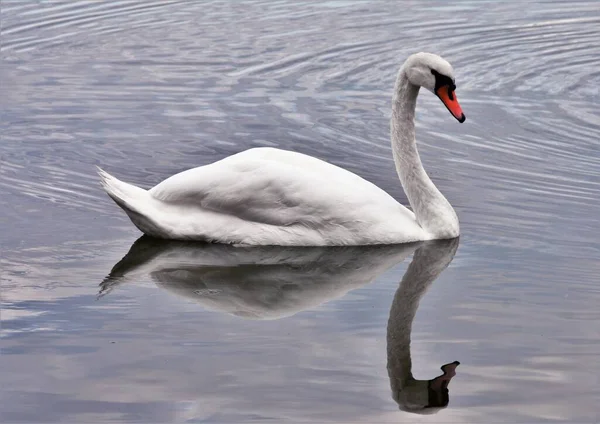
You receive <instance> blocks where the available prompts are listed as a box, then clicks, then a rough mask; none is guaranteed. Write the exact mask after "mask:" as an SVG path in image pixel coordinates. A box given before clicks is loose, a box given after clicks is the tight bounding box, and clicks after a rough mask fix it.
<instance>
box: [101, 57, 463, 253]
mask: <svg viewBox="0 0 600 424" xmlns="http://www.w3.org/2000/svg"><path fill="white" fill-rule="evenodd" d="M407 66H409V68H407ZM423 66H425V67H427V66H429V67H435V69H437V71H438V72H441V71H445V72H446V74H447V73H448V72H451V68H450V65H449V64H448V63H447V62H446V61H444V60H443V59H442V58H440V57H439V56H435V55H429V54H425V53H419V54H417V55H413V56H411V58H409V59H408V60H407V62H406V63H405V65H404V66H403V68H402V69H401V70H400V73H399V76H398V81H397V83H396V92H395V95H394V103H393V111H394V113H393V117H392V146H393V151H394V159H395V161H396V165H397V168H398V172H399V175H400V179H401V181H402V183H403V186H404V188H405V190H406V192H407V196H408V198H409V200H410V201H411V204H412V205H413V209H414V210H415V212H416V214H417V216H415V214H414V213H413V212H411V211H410V210H408V209H407V208H406V207H404V206H402V205H401V204H400V203H398V202H397V201H396V200H394V199H393V198H392V197H391V196H390V195H389V194H387V193H386V192H385V191H383V190H381V189H380V188H379V187H377V186H375V185H374V184H372V183H370V182H368V181H366V180H365V179H363V178H361V177H359V176H358V175H355V174H353V173H351V172H350V171H347V170H345V169H342V168H339V167H337V166H334V165H331V164H329V163H327V162H324V161H322V160H320V159H316V158H314V157H311V156H307V155H304V154H300V153H296V152H291V151H286V150H280V149H274V148H255V149H250V150H246V151H243V152H241V153H238V154H235V155H233V156H230V157H227V158H225V159H222V160H220V161H218V162H215V163H212V164H209V165H206V166H201V167H198V168H194V169H190V170H187V171H184V172H181V173H179V174H176V175H173V176H172V177H170V178H167V179H166V180H164V181H163V182H161V183H160V184H158V185H157V186H155V187H153V188H151V189H150V190H144V189H141V188H139V187H136V186H133V185H131V184H128V183H125V182H122V181H120V180H118V179H116V178H115V177H113V176H111V175H109V174H108V173H106V172H104V171H102V170H99V174H100V177H101V180H102V184H103V186H104V189H105V190H106V192H107V193H108V195H109V196H110V197H111V198H112V199H113V200H114V201H115V202H116V203H117V204H118V205H119V206H120V207H121V208H123V209H124V210H125V212H126V213H127V214H128V216H129V218H130V219H131V221H132V222H133V223H134V224H135V225H136V226H137V227H138V228H139V229H140V230H141V231H142V232H144V233H145V234H148V235H150V236H154V237H159V238H165V239H178V240H202V241H209V242H218V243H228V244H248V245H282V246H328V245H369V244H395V243H406V242H412V241H418V240H428V239H434V238H451V237H456V236H457V235H458V220H457V218H456V214H455V213H454V210H453V209H452V207H451V206H450V204H449V203H448V202H447V201H446V199H445V198H444V197H443V196H442V195H441V193H440V192H439V191H438V190H437V189H436V188H435V186H434V185H433V183H432V182H431V180H429V178H428V177H427V174H426V173H425V171H424V170H423V168H422V165H421V162H420V159H419V156H418V153H417V151H416V145H415V141H414V122H413V116H414V105H412V110H411V102H413V101H414V103H415V104H416V96H417V94H418V86H417V85H415V84H412V83H411V82H410V79H409V77H408V76H407V72H408V71H409V70H410V71H411V73H413V74H414V71H415V70H416V69H418V68H419V67H423ZM432 69H433V68H432ZM440 70H441V71H440ZM416 75H418V79H419V84H420V85H425V86H426V87H427V88H429V89H431V90H432V91H433V89H434V86H435V84H436V82H435V78H434V76H433V75H432V74H431V73H430V74H429V75H430V76H431V81H429V80H427V79H424V77H423V75H422V74H421V73H417V74H416ZM429 86H430V87H429ZM415 88H416V90H415ZM411 135H412V137H411Z"/></svg>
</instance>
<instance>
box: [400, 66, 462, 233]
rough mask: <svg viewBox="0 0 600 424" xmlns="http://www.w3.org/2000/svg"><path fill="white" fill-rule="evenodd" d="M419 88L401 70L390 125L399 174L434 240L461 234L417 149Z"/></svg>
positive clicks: (446, 202) (424, 226)
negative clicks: (416, 131) (416, 115)
mask: <svg viewBox="0 0 600 424" xmlns="http://www.w3.org/2000/svg"><path fill="white" fill-rule="evenodd" d="M419 88H420V87H419V86H417V85H414V84H412V83H411V82H410V81H409V80H408V77H407V76H406V72H405V70H404V68H402V69H400V72H399V74H398V78H397V80H396V85H395V87H394V96H393V99H392V118H391V123H390V129H391V139H392V152H393V155H394V162H395V164H396V171H397V172H398V176H399V177H400V182H401V183H402V187H403V188H404V192H405V193H406V196H407V198H408V201H409V203H410V206H411V207H412V210H413V212H414V213H415V217H416V220H417V222H418V223H419V225H420V226H421V228H423V229H424V230H425V231H427V232H428V233H429V234H430V236H431V237H432V238H453V237H457V236H458V233H459V228H458V218H457V216H456V213H455V212H454V209H453V208H452V206H451V205H450V203H449V202H448V201H447V200H446V198H445V197H444V195H443V194H442V193H441V192H440V191H439V190H438V189H437V187H436V186H435V184H433V182H432V181H431V179H430V178H429V176H428V175H427V172H425V169H424V168H423V164H422V162H421V157H420V156H419V151H418V150H417V142H416V140H415V109H416V106H417V96H418V95H419Z"/></svg>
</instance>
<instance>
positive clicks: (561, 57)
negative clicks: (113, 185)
mask: <svg viewBox="0 0 600 424" xmlns="http://www.w3.org/2000/svg"><path fill="white" fill-rule="evenodd" d="M1 12H2V43H1V54H2V66H1V67H0V77H1V78H0V80H1V94H2V96H1V98H2V100H1V101H2V117H1V120H2V140H1V143H0V157H1V167H0V174H1V179H0V186H1V187H0V189H1V193H2V196H1V203H0V219H1V220H2V222H1V226H2V228H1V233H2V235H1V242H2V247H3V249H2V251H3V253H2V293H1V295H2V316H1V317H2V332H1V335H2V345H1V347H2V356H1V368H2V369H1V371H2V374H1V375H2V377H1V380H0V381H1V384H0V421H2V422H107V421H113V422H211V423H212V422H249V421H258V422H275V423H280V422H339V423H349V422H356V423H366V422H369V423H376V422H377V423H379V422H406V423H413V422H421V421H425V422H443V423H446V422H461V423H465V422H469V423H491V422H511V423H513V422H515V423H516V422H519V423H525V422H527V423H530V422H571V423H583V422H586V423H597V422H600V418H599V417H600V406H599V405H600V377H599V376H600V365H599V361H600V360H599V358H600V322H599V321H600V312H599V311H600V307H599V305H600V277H599V275H600V218H599V216H600V214H599V210H600V195H599V193H600V116H599V111H600V100H599V99H600V42H599V40H600V4H599V3H598V2H597V1H568V2H567V1H565V2H553V1H547V2H542V1H538V2H534V1H531V2H481V1H462V2H455V3H453V4H452V5H450V3H448V2H445V1H431V2H358V1H356V2H355V1H344V2H342V1H329V2H312V3H308V2H292V1H254V2H243V3H242V2H192V1H187V2H175V1H172V2H167V1H155V0H153V1H143V2H129V1H112V2H87V1H69V2H63V3H57V2H52V3H38V2H26V1H22V2H19V1H16V2H9V1H4V2H2V11H1ZM421 50H424V51H431V52H435V53H439V54H441V55H443V56H444V57H445V58H446V59H448V60H449V61H450V62H451V63H452V64H453V66H454V68H455V74H456V83H457V87H458V88H457V95H458V98H459V100H460V101H461V104H462V107H463V109H464V111H465V114H466V116H467V121H466V122H465V123H464V124H462V125H459V124H458V123H456V121H455V120H454V118H452V117H451V116H450V115H449V114H448V113H447V111H446V110H445V108H444V106H443V105H442V104H441V103H440V102H439V101H438V100H437V99H436V98H435V97H434V96H432V95H430V94H429V93H426V92H425V93H422V95H421V96H420V98H419V104H418V108H417V109H418V110H417V139H418V142H419V147H420V151H421V156H422V158H423V162H424V164H425V167H426V169H427V170H428V172H429V174H430V175H431V177H432V179H433V180H434V181H435V183H436V184H437V185H438V187H439V188H440V190H441V191H442V192H443V193H444V194H445V195H446V197H447V198H448V199H449V200H450V202H451V203H452V204H453V205H454V207H455V209H456V211H457V213H458V215H459V218H460V222H461V231H462V234H461V237H460V241H459V243H458V244H456V242H454V243H450V244H448V243H445V244H444V243H441V244H436V243H429V244H425V245H412V246H397V247H395V248H394V247H387V248H384V247H381V248H370V249H365V248H348V249H331V250H327V249H325V250H323V249H291V250H290V249H278V248H264V249H256V250H247V249H242V250H239V249H238V250H235V249H234V250H232V248H227V247H223V246H197V245H192V246H190V245H186V244H177V243H174V244H173V243H166V244H165V243H162V244H161V243H159V244H156V243H155V242H153V241H152V240H145V239H142V240H140V241H139V242H137V243H136V244H135V245H133V243H134V241H135V240H136V239H137V238H138V237H139V236H140V233H139V232H138V231H137V230H136V229H135V227H133V225H131V223H130V222H129V220H128V219H127V217H126V216H125V215H124V213H122V211H121V210H120V209H119V208H118V207H117V206H116V205H115V204H114V203H113V202H112V201H111V200H110V199H109V198H108V197H107V196H106V195H105V194H104V193H103V191H102V189H101V187H100V185H99V183H98V179H97V177H96V175H95V167H94V166H95V165H101V166H102V167H103V168H105V169H106V170H107V171H109V172H111V173H113V174H114V175H116V176H118V177H119V178H121V179H123V180H125V181H129V182H132V183H135V184H138V185H140V186H142V187H150V186H152V185H154V184H156V183H158V182H159V181H161V180H162V179H164V178H166V177H167V176H170V175H172V174H174V173H176V172H179V171H182V170H185V169H187V168H191V167H194V166H199V165H203V164H207V163H210V162H213V161H215V160H218V159H221V158H223V157H225V156H228V155H231V154H233V153H236V152H239V151H241V150H244V149H247V148H250V147H255V146H275V147H280V148H284V149H290V150H294V151H298V152H302V153H307V154H310V155H313V156H316V157H319V158H322V159H325V160H327V161H329V162H330V163H333V164H335V165H339V166H342V167H345V168H347V169H349V170H351V171H353V172H355V173H357V174H359V175H361V176H362V177H364V178H366V179H368V180H370V181H372V182H373V183H375V184H377V185H379V186H380V187H382V188H384V189H385V190H387V191H388V192H389V193H390V194H392V195H393V196H394V197H395V198H396V199H398V200H399V201H401V202H403V203H406V197H405V195H404V193H403V191H402V188H401V186H400V184H399V181H398V178H397V176H396V174H395V169H394V164H393V162H392V159H391V150H390V143H389V131H388V125H389V124H388V120H389V115H390V99H391V94H392V87H393V81H394V78H395V74H396V72H397V70H398V68H399V66H400V64H401V63H402V61H403V60H404V59H405V58H406V57H407V56H408V55H409V54H411V53H413V52H416V51H421ZM132 245H133V246H132ZM130 249H131V250H130ZM415 249H418V250H417V253H415V254H414V255H413V252H414V251H415ZM122 258H123V261H122V262H120V261H121V259H122ZM404 258H406V259H404ZM403 259H404V260H403ZM411 261H412V264H411V265H410V268H409V264H410V263H411ZM446 266H447V267H446ZM113 267H114V269H113ZM419 300H420V302H419ZM453 361H459V362H460V365H459V366H458V367H456V369H455V370H451V372H448V366H447V367H446V368H445V370H446V371H447V373H446V376H448V379H449V378H450V377H451V375H452V374H453V373H454V372H455V373H456V375H455V376H454V377H453V378H452V381H451V383H449V385H448V387H447V388H448V390H449V393H448V397H449V402H448V403H447V407H445V408H443V406H445V404H446V402H445V401H444V399H443V397H444V389H443V387H442V388H441V389H439V388H438V389H433V392H431V390H430V393H429V395H428V394H427V393H428V389H427V385H428V384H430V385H432V384H437V383H427V380H431V379H434V378H436V377H437V376H440V375H442V374H443V373H442V371H441V370H440V367H441V366H442V365H444V364H450V365H449V367H450V368H454V367H455V366H456V364H454V365H452V363H453ZM409 367H412V368H409ZM409 371H411V372H412V376H413V377H414V379H410V378H409V379H408V380H406V378H408V377H407V376H409ZM403 379H405V380H406V381H410V382H411V383H410V384H412V385H413V387H405V388H404V389H402V390H399V389H398V385H399V384H400V385H402V383H401V382H402V381H403ZM444 379H446V377H442V380H444ZM448 379H446V381H445V383H443V385H444V386H445V385H446V384H448ZM435 381H437V382H438V383H439V380H434V382H435ZM423 384H424V386H423ZM419 387H420V388H423V387H425V389H424V392H419V390H420V389H419ZM432 387H434V386H432ZM413 389H414V393H415V395H414V398H411V399H408V398H407V397H406V396H408V395H410V393H412V392H411V390H413ZM436 390H437V391H436ZM417 392H419V393H417ZM403 396H404V397H403ZM428 396H430V398H428ZM432 396H433V398H436V397H437V398H438V401H437V405H438V406H440V407H441V408H440V407H431V408H427V409H425V410H422V409H421V408H422V407H423V406H425V405H426V404H428V403H429V404H431V405H430V406H435V405H434V404H436V403H435V402H433V403H431V402H432V398H431V397H432ZM440 396H441V398H440ZM440 399H441V400H440ZM447 400H448V399H446V401H447ZM406 410H408V412H407V411H406ZM424 412H429V413H430V414H423V413H424ZM431 412H435V413H433V414H431Z"/></svg>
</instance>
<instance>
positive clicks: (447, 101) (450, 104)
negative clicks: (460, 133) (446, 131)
mask: <svg viewBox="0 0 600 424" xmlns="http://www.w3.org/2000/svg"><path fill="white" fill-rule="evenodd" d="M435 94H436V95H437V96H438V97H439V98H440V100H441V101H442V102H443V103H444V105H446V107H447V108H448V110H449V111H450V113H451V114H452V116H454V117H455V118H456V119H457V120H458V122H460V123H463V122H465V119H467V118H466V117H465V114H464V113H463V111H462V108H461V107H460V105H459V104H458V100H457V99H456V94H454V90H452V89H451V88H450V87H449V86H447V85H443V86H441V87H440V88H438V89H437V90H436V91H435Z"/></svg>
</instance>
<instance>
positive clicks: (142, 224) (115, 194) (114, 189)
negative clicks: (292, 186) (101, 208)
mask: <svg viewBox="0 0 600 424" xmlns="http://www.w3.org/2000/svg"><path fill="white" fill-rule="evenodd" d="M97 169H98V175H99V176H100V183H101V184H102V187H103V188H104V191H106V194H108V196H109V197H110V198H111V199H113V200H114V201H115V203H116V204H117V205H119V207H121V209H123V210H124V211H125V213H127V215H128V216H129V219H131V222H133V224H134V225H135V226H136V227H137V228H138V229H139V230H140V231H141V232H143V233H144V234H147V235H149V236H153V237H163V232H164V231H163V229H162V227H161V226H160V225H159V223H158V222H157V220H156V217H157V216H158V215H159V207H160V205H159V203H160V201H159V200H158V199H155V198H154V197H153V196H152V195H151V194H150V193H149V192H148V191H147V190H144V189H143V188H140V187H137V186H134V185H133V184H128V183H126V182H124V181H121V180H119V179H117V178H115V177H113V176H112V175H110V174H109V173H108V172H106V171H104V170H103V169H101V168H99V167H97Z"/></svg>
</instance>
